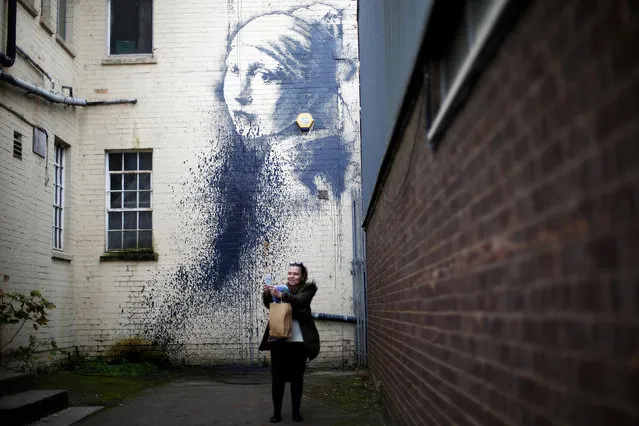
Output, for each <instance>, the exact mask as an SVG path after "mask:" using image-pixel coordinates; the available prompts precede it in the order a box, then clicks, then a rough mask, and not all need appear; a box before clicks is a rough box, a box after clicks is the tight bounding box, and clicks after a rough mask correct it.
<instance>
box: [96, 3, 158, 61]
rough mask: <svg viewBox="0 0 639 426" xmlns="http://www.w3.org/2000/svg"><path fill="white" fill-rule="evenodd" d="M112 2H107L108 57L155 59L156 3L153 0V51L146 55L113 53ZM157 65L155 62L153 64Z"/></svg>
mask: <svg viewBox="0 0 639 426" xmlns="http://www.w3.org/2000/svg"><path fill="white" fill-rule="evenodd" d="M111 3H112V1H111V0H108V1H107V37H106V49H107V57H112V58H124V59H125V60H126V58H131V57H136V58H149V57H153V43H154V41H155V33H154V31H153V30H154V27H153V19H154V15H155V1H153V0H151V51H150V52H145V53H113V52H111V27H112V25H111V19H113V17H112V14H111V10H112V6H111ZM152 63H155V62H152Z"/></svg>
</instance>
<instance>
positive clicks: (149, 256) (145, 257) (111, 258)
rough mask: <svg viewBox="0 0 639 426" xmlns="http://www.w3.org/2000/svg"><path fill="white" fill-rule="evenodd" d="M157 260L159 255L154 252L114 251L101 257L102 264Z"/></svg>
mask: <svg viewBox="0 0 639 426" xmlns="http://www.w3.org/2000/svg"><path fill="white" fill-rule="evenodd" d="M156 260H158V254H157V253H155V252H154V251H152V250H114V251H108V252H106V253H104V254H103V255H102V256H100V262H118V261H156Z"/></svg>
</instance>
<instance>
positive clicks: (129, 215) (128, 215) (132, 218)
mask: <svg viewBox="0 0 639 426" xmlns="http://www.w3.org/2000/svg"><path fill="white" fill-rule="evenodd" d="M137 228H138V212H125V213H124V229H137Z"/></svg>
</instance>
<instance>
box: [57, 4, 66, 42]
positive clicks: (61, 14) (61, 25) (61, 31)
mask: <svg viewBox="0 0 639 426" xmlns="http://www.w3.org/2000/svg"><path fill="white" fill-rule="evenodd" d="M58 36H60V38H61V39H62V40H66V38H67V0H58Z"/></svg>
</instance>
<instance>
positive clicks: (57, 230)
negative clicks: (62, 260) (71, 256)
mask: <svg viewBox="0 0 639 426" xmlns="http://www.w3.org/2000/svg"><path fill="white" fill-rule="evenodd" d="M65 157H66V147H65V145H64V144H62V143H60V142H59V141H57V140H56V143H55V154H54V157H53V248H54V249H55V250H60V251H62V250H63V249H64V198H65V195H64V184H65V177H64V162H65Z"/></svg>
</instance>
